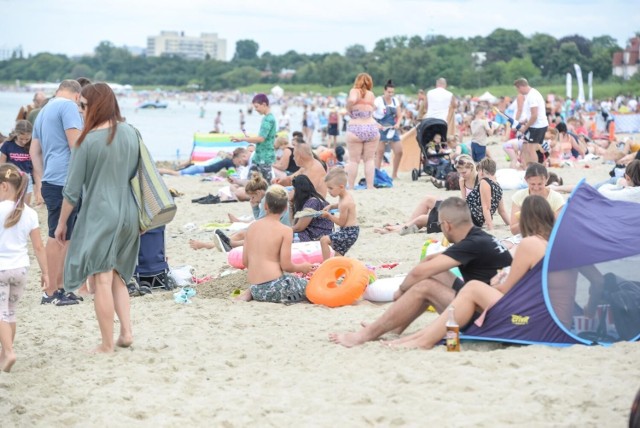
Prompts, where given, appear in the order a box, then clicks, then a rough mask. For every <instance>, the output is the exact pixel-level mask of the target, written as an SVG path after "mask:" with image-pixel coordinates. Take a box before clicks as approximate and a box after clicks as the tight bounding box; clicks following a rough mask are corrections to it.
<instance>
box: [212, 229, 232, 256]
mask: <svg viewBox="0 0 640 428" xmlns="http://www.w3.org/2000/svg"><path fill="white" fill-rule="evenodd" d="M213 242H214V243H215V244H216V247H217V248H218V250H220V251H222V252H223V253H228V252H229V251H231V249H232V248H233V247H231V240H230V239H229V237H228V236H227V235H225V234H224V232H223V231H221V230H220V229H216V231H215V236H214V240H213Z"/></svg>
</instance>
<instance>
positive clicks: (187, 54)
mask: <svg viewBox="0 0 640 428" xmlns="http://www.w3.org/2000/svg"><path fill="white" fill-rule="evenodd" d="M147 56H179V57H182V58H186V59H206V58H207V57H208V58H211V59H217V60H219V61H226V60H227V40H226V39H220V38H218V35H217V34H216V33H202V34H201V35H200V37H190V36H185V35H184V31H180V32H178V31H161V32H160V35H159V36H150V37H148V38H147Z"/></svg>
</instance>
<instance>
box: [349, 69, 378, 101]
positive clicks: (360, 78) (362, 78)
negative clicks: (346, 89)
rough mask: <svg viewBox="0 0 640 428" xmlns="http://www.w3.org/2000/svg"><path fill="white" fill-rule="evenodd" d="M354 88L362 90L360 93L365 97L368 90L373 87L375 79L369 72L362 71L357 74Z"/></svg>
mask: <svg viewBox="0 0 640 428" xmlns="http://www.w3.org/2000/svg"><path fill="white" fill-rule="evenodd" d="M353 87H354V89H358V90H359V91H360V95H361V96H362V97H364V96H365V95H367V91H370V90H371V89H372V88H373V79H372V78H371V76H370V75H369V74H367V73H360V74H358V75H357V76H356V80H355V82H353Z"/></svg>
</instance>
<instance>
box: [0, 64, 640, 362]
mask: <svg viewBox="0 0 640 428" xmlns="http://www.w3.org/2000/svg"><path fill="white" fill-rule="evenodd" d="M514 89H515V92H516V93H517V96H516V97H515V99H514V101H513V102H512V103H511V102H510V101H509V100H505V99H502V100H499V102H498V103H497V108H495V109H494V108H493V106H491V105H485V104H483V103H474V102H471V101H470V100H467V99H464V98H463V99H458V98H457V97H455V96H454V95H453V94H452V92H450V91H449V90H448V89H447V83H446V80H445V79H444V78H439V79H438V80H437V81H436V82H435V88H433V89H431V90H429V91H426V92H425V91H420V92H419V93H418V96H417V99H416V101H415V102H413V103H407V102H404V101H403V100H401V99H400V98H399V97H397V96H396V95H395V88H394V84H393V82H392V81H391V80H389V81H387V82H386V84H385V85H384V93H383V94H382V95H381V96H378V97H376V95H375V94H374V93H373V81H372V79H371V76H369V75H368V74H367V73H361V74H359V75H357V76H356V78H355V81H354V84H353V88H352V89H351V90H350V91H349V94H348V95H347V97H346V99H345V105H344V108H345V110H346V113H345V114H344V115H342V116H346V117H348V120H347V121H345V123H344V125H345V126H344V131H345V132H344V134H345V136H344V141H345V143H346V144H345V145H343V144H341V141H340V142H339V141H338V138H337V137H338V136H339V135H340V125H339V123H340V116H341V115H340V114H338V111H337V109H333V108H331V110H330V113H329V115H328V116H327V117H326V123H325V122H324V120H323V119H321V118H320V117H321V116H323V113H322V112H321V114H320V115H319V114H318V112H317V111H316V108H315V106H313V105H312V106H310V107H309V108H305V111H304V115H303V123H302V124H301V125H302V127H301V131H300V132H293V133H291V137H290V138H289V137H288V136H283V135H280V136H278V132H279V131H283V130H289V128H290V125H291V124H290V121H289V120H288V117H287V116H286V109H282V114H281V117H280V118H279V119H276V117H275V116H274V114H273V112H272V111H271V108H272V106H271V105H270V100H269V97H268V96H267V95H266V94H257V95H255V96H254V97H253V99H252V110H254V111H255V112H256V113H258V114H259V115H261V116H262V122H261V125H260V128H259V130H258V132H257V133H254V134H251V133H247V132H246V131H245V136H244V137H233V138H232V141H234V142H238V143H240V142H242V143H248V145H249V147H248V148H244V147H238V148H237V149H236V150H234V151H233V153H232V154H230V156H229V157H228V158H224V159H218V160H216V161H215V162H213V163H210V164H209V165H206V166H201V165H183V168H181V169H180V170H177V171H174V170H169V169H161V170H160V172H162V173H164V174H171V175H177V176H181V175H192V174H218V173H221V172H222V171H223V170H225V171H227V172H232V173H231V174H225V177H226V178H227V179H228V180H229V186H228V187H227V188H226V189H221V191H220V193H219V195H217V196H215V197H214V198H213V199H212V200H209V201H210V202H209V203H215V202H220V201H222V200H225V199H226V200H237V201H248V202H249V204H250V206H251V208H252V213H253V218H252V219H251V220H250V221H248V223H249V224H248V225H247V228H246V229H245V230H242V231H239V232H237V233H235V234H232V235H230V236H228V235H227V234H225V233H224V232H223V231H222V230H217V231H216V232H215V237H214V242H203V241H195V240H192V241H190V243H189V244H190V246H191V248H193V249H195V250H199V249H210V248H214V247H217V248H218V249H220V250H222V251H225V252H226V251H231V250H232V249H233V248H236V247H243V253H242V259H243V260H242V261H243V264H244V266H246V267H247V269H248V280H249V282H250V284H248V288H247V290H246V291H245V292H244V293H243V294H241V295H240V296H239V299H240V300H257V301H265V302H276V303H292V302H298V301H304V300H305V287H306V280H304V279H303V278H300V277H299V276H295V275H291V273H301V274H308V273H310V272H312V271H313V269H314V266H312V265H311V264H309V263H298V264H296V263H293V262H291V251H292V245H293V244H294V242H310V241H317V242H318V243H319V245H320V248H321V253H322V258H323V259H324V260H326V259H328V258H330V257H331V255H332V254H336V255H342V256H344V255H346V254H347V253H348V252H349V250H350V249H351V248H352V246H353V245H356V244H357V240H358V237H359V234H360V226H359V224H358V218H359V215H358V214H359V213H357V210H356V206H357V205H356V199H357V193H354V191H355V190H356V189H358V188H363V189H374V184H375V183H374V176H375V173H376V170H380V169H382V168H383V167H384V165H385V162H386V161H387V158H386V153H387V151H390V152H391V153H392V156H393V158H392V159H391V162H390V164H391V169H392V178H393V179H397V178H398V171H399V167H400V162H401V159H402V156H403V150H402V148H403V145H404V144H405V143H406V142H407V141H409V142H411V141H412V140H416V144H422V143H427V144H426V145H425V153H423V155H425V157H426V158H428V159H430V158H429V156H428V154H429V153H430V152H429V150H433V151H434V152H435V153H433V154H434V155H435V154H441V155H443V156H432V157H436V158H437V164H435V165H433V166H434V167H436V168H435V169H436V170H437V169H438V168H439V167H441V166H442V164H443V163H446V165H448V166H450V167H451V173H454V175H452V176H451V177H453V178H451V177H447V184H448V183H453V185H452V186H451V187H452V188H455V189H458V190H459V191H460V193H459V196H453V197H448V198H439V197H435V196H425V197H424V198H423V199H422V200H421V201H420V202H419V203H418V205H417V207H416V208H415V210H414V212H413V213H412V214H411V216H410V217H409V218H408V220H406V221H404V223H399V222H391V223H389V224H386V225H384V226H383V227H381V228H377V229H376V231H377V232H379V233H381V234H386V233H395V232H397V233H400V234H403V235H404V234H407V233H414V232H417V231H419V230H420V229H422V228H426V231H427V232H428V233H442V235H443V236H444V237H445V238H446V239H447V240H448V241H449V242H451V243H453V244H454V245H452V246H450V247H449V248H447V249H446V250H445V251H444V252H443V253H440V254H436V255H432V256H429V257H427V258H426V259H425V260H424V261H422V262H421V263H419V264H418V265H417V266H416V267H415V268H413V269H412V270H411V272H410V273H409V274H408V275H407V277H406V279H405V280H404V281H403V282H402V284H401V285H400V287H399V289H398V291H397V292H396V295H395V298H394V300H395V303H394V304H392V305H391V306H390V307H389V309H388V310H387V311H386V312H385V313H384V314H383V315H382V316H381V317H380V318H379V319H378V320H376V321H375V322H373V323H371V324H367V325H365V326H363V327H362V329H360V330H358V331H356V332H348V333H333V334H331V335H330V339H331V340H332V341H333V342H336V343H339V344H342V345H344V346H348V347H350V346H354V345H358V344H361V343H364V342H366V341H370V340H374V339H376V338H378V337H380V336H382V335H383V334H385V333H387V332H390V331H395V332H402V331H404V330H405V329H406V328H407V326H408V325H409V324H410V323H411V322H413V321H414V320H415V319H416V318H417V317H418V316H419V315H420V314H422V313H423V312H424V310H425V308H427V307H428V306H430V305H431V306H434V307H435V309H436V310H437V311H438V312H439V313H440V314H441V315H440V317H439V318H438V319H437V320H436V321H434V322H433V323H432V324H431V325H429V326H428V327H427V328H425V329H424V330H421V331H419V332H417V333H415V334H413V335H410V336H406V337H402V338H400V339H398V340H396V341H393V342H391V343H390V345H392V346H403V347H407V346H408V347H421V348H431V347H433V346H434V345H435V344H436V343H437V342H439V341H440V339H442V336H443V335H444V327H445V322H446V314H445V309H446V308H447V307H448V306H449V305H451V304H454V305H455V307H456V319H457V321H458V323H459V324H460V325H466V324H467V323H468V322H470V321H471V320H472V319H474V318H475V316H474V314H475V313H476V312H483V311H486V310H489V309H490V308H491V306H492V305H494V304H495V303H496V302H497V301H498V300H499V299H500V298H501V297H502V296H503V295H504V294H506V293H507V292H508V291H509V290H510V289H511V288H512V287H513V286H514V285H515V284H516V283H517V282H518V281H519V280H520V279H521V278H522V277H523V275H524V274H525V273H526V272H527V271H528V270H530V269H531V268H532V267H533V266H534V265H536V264H537V263H538V262H539V261H540V259H541V258H542V257H543V254H544V252H545V248H546V245H547V241H548V239H549V234H550V231H551V229H552V227H553V223H554V221H555V218H556V217H557V216H558V214H559V212H560V210H561V208H562V206H563V205H564V203H565V200H564V198H563V196H562V195H561V194H560V193H559V192H560V191H566V190H567V189H566V186H558V185H559V184H562V183H557V181H558V180H555V181H554V183H553V184H552V183H551V182H550V175H551V174H550V173H549V172H548V169H547V167H556V166H562V162H563V161H564V160H567V159H569V158H572V159H584V158H586V157H587V156H589V155H591V156H592V157H593V156H602V157H604V158H605V159H608V160H612V161H614V162H615V163H616V164H617V165H618V166H617V169H618V170H620V169H622V171H618V172H615V173H614V174H613V177H612V178H611V179H610V180H607V181H606V182H603V183H600V184H599V187H600V189H601V192H602V193H603V194H605V195H606V196H607V197H610V198H612V199H619V200H628V201H634V202H640V198H639V195H640V193H638V191H637V189H640V157H639V156H640V155H639V154H638V152H637V147H635V146H634V144H633V143H632V141H630V140H623V141H620V142H619V141H618V140H617V139H616V136H615V134H614V135H613V136H610V135H606V136H605V137H606V138H600V137H599V136H597V135H595V134H594V130H595V128H593V127H592V126H590V125H589V124H587V123H585V122H584V118H583V117H582V116H581V114H580V113H581V111H583V109H584V108H585V107H587V108H588V106H579V105H576V104H571V103H569V104H567V103H564V104H561V108H560V110H558V106H559V105H560V104H558V102H557V100H550V99H549V98H547V100H545V98H544V97H543V96H542V94H540V92H539V91H537V90H536V89H535V88H532V87H531V86H530V85H529V83H528V82H527V80H526V79H524V78H521V79H518V80H516V81H515V82H514ZM552 101H553V102H552ZM631 101H633V100H629V101H620V102H617V101H616V104H617V105H619V106H623V107H625V108H627V109H635V108H637V103H633V102H631ZM612 108H613V105H611V106H609V105H606V106H601V111H604V110H605V109H608V110H609V111H610V110H611V109H612ZM471 111H473V115H472V116H473V117H472V118H471V120H470V121H469V123H468V129H467V127H466V125H465V122H466V119H465V118H464V117H462V119H460V117H461V115H465V114H469V113H470V112H471ZM241 113H242V112H241ZM242 114H243V113H242ZM426 119H433V120H438V121H441V122H443V123H446V124H448V130H449V131H451V132H445V135H438V134H436V135H434V137H433V141H428V142H421V141H419V140H420V138H421V135H418V133H419V131H418V129H417V125H418V124H419V123H420V121H421V120H426ZM215 125H216V131H220V130H221V126H222V118H221V117H220V114H218V116H217V119H216V123H215ZM325 125H326V128H327V137H328V139H327V142H326V145H324V146H321V147H320V148H318V149H317V150H315V151H314V149H313V147H312V144H311V140H312V138H313V135H314V132H317V130H318V129H319V128H321V127H324V126H325ZM241 126H242V129H243V131H244V123H243V121H242V119H241ZM496 134H498V135H502V138H503V139H504V140H506V141H505V145H504V148H505V152H506V153H507V155H508V156H509V157H510V158H511V165H512V167H513V168H514V169H522V170H523V174H524V175H523V180H524V183H525V184H524V186H523V187H524V188H522V189H521V190H519V191H518V192H516V193H515V194H514V195H513V196H512V198H511V204H510V209H511V212H510V214H508V210H507V205H506V204H505V201H504V198H503V188H502V186H501V184H500V180H499V179H498V178H497V173H498V171H497V164H496V162H495V159H493V158H492V156H491V153H490V151H488V150H487V145H488V144H489V140H490V137H491V136H493V135H496ZM139 138H140V136H139V133H138V132H137V130H136V129H135V128H133V126H131V125H130V124H128V123H127V122H126V121H125V119H124V118H123V117H122V116H121V114H120V110H119V106H118V101H117V99H116V96H115V94H114V93H113V91H112V90H111V88H110V87H109V85H107V84H105V83H100V82H97V83H91V82H89V81H88V80H87V79H78V80H64V81H63V82H62V83H61V84H60V86H59V88H58V90H57V91H56V93H55V96H54V97H52V98H50V99H46V98H45V97H44V94H40V93H38V94H36V95H35V96H34V99H33V104H30V105H28V106H24V107H21V108H20V111H19V113H18V117H17V120H16V122H15V127H14V130H13V132H12V133H11V135H10V136H9V138H7V139H6V140H5V141H4V142H3V144H2V146H1V147H0V152H1V155H0V221H1V222H2V224H3V226H2V227H0V292H1V293H3V294H1V295H2V296H10V297H9V298H6V299H0V303H1V304H2V306H0V346H2V351H1V352H0V370H3V371H10V370H11V367H12V366H13V364H14V363H15V361H16V355H15V352H14V350H13V340H14V337H15V332H16V320H17V317H16V312H17V310H16V303H17V302H18V300H19V299H20V297H21V295H22V294H23V292H24V288H25V286H26V282H27V267H28V266H29V256H28V245H29V244H28V241H29V240H30V241H31V242H32V246H33V251H34V254H35V256H36V259H37V262H38V264H39V267H40V270H41V285H42V297H41V303H42V304H43V305H44V304H51V305H56V306H68V305H77V304H79V302H81V301H82V300H83V297H82V295H83V294H85V295H86V294H87V293H92V294H94V296H95V297H94V299H93V300H94V306H95V312H96V318H97V320H98V325H99V328H100V333H101V343H100V345H99V346H98V347H97V348H96V349H95V352H101V353H102V352H104V353H108V352H112V351H113V350H114V347H115V346H120V347H128V346H130V345H131V344H132V342H133V331H132V325H131V316H130V303H129V297H130V296H129V293H128V290H127V287H126V284H127V282H128V281H129V280H130V278H132V276H133V274H134V269H135V266H136V263H137V260H138V252H139V247H140V234H139V227H138V216H137V206H136V204H135V201H134V199H133V196H132V194H131V192H130V191H129V186H130V183H129V180H130V178H131V177H132V176H133V175H134V173H135V170H136V167H137V165H138V159H139V154H138V150H139V149H138V147H139V141H140V140H139ZM464 139H467V140H468V143H469V144H467V142H464V143H463V140H464ZM341 140H342V139H341ZM345 146H346V148H345ZM634 148H635V149H636V152H635V153H634V152H633V150H634ZM360 163H363V172H364V185H362V186H361V185H356V181H357V177H358V170H359V167H360ZM427 164H428V161H427ZM615 169H616V168H614V170H615ZM443 181H444V180H443V179H442V178H435V179H434V180H433V184H434V185H436V187H442V186H443ZM554 185H555V186H556V187H555V189H556V190H554ZM327 196H330V197H331V198H337V202H336V203H330V202H329V201H328V200H327ZM194 202H196V201H195V200H194ZM43 203H44V205H45V206H46V210H47V232H48V233H47V235H48V239H47V240H46V243H44V244H43V243H42V240H41V236H40V230H39V224H38V217H37V214H36V212H35V211H34V209H33V208H32V206H33V207H36V206H38V205H41V204H43ZM496 212H497V213H498V214H499V216H500V217H501V218H502V221H503V223H504V224H505V225H506V226H508V227H509V229H510V232H511V233H512V234H513V237H511V238H509V239H506V240H498V239H497V238H496V237H495V236H493V235H491V232H492V230H493V229H494V228H495V223H494V215H495V214H496ZM229 219H230V220H231V221H232V222H239V221H241V220H240V219H238V218H237V217H235V216H232V215H230V216H229ZM516 249H517V251H516ZM454 267H458V268H459V269H460V272H461V274H462V277H461V278H459V277H456V276H455V275H453V274H452V273H451V272H450V269H451V268H454ZM508 267H511V268H510V270H508V274H507V275H506V276H505V275H502V276H499V277H496V275H497V274H498V273H499V271H502V270H503V269H505V268H508ZM114 315H116V316H117V318H118V320H119V325H120V331H119V335H118V338H117V339H116V340H114V337H113V335H114V332H113V326H114ZM481 319H482V316H481V317H480V318H478V319H476V320H475V322H476V323H478V322H481Z"/></svg>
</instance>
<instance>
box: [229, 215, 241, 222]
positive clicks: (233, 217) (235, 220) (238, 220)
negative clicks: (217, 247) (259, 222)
mask: <svg viewBox="0 0 640 428" xmlns="http://www.w3.org/2000/svg"><path fill="white" fill-rule="evenodd" d="M227 216H229V221H230V222H231V223H239V222H240V219H239V218H238V217H236V216H235V215H233V214H231V213H228V214H227Z"/></svg>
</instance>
